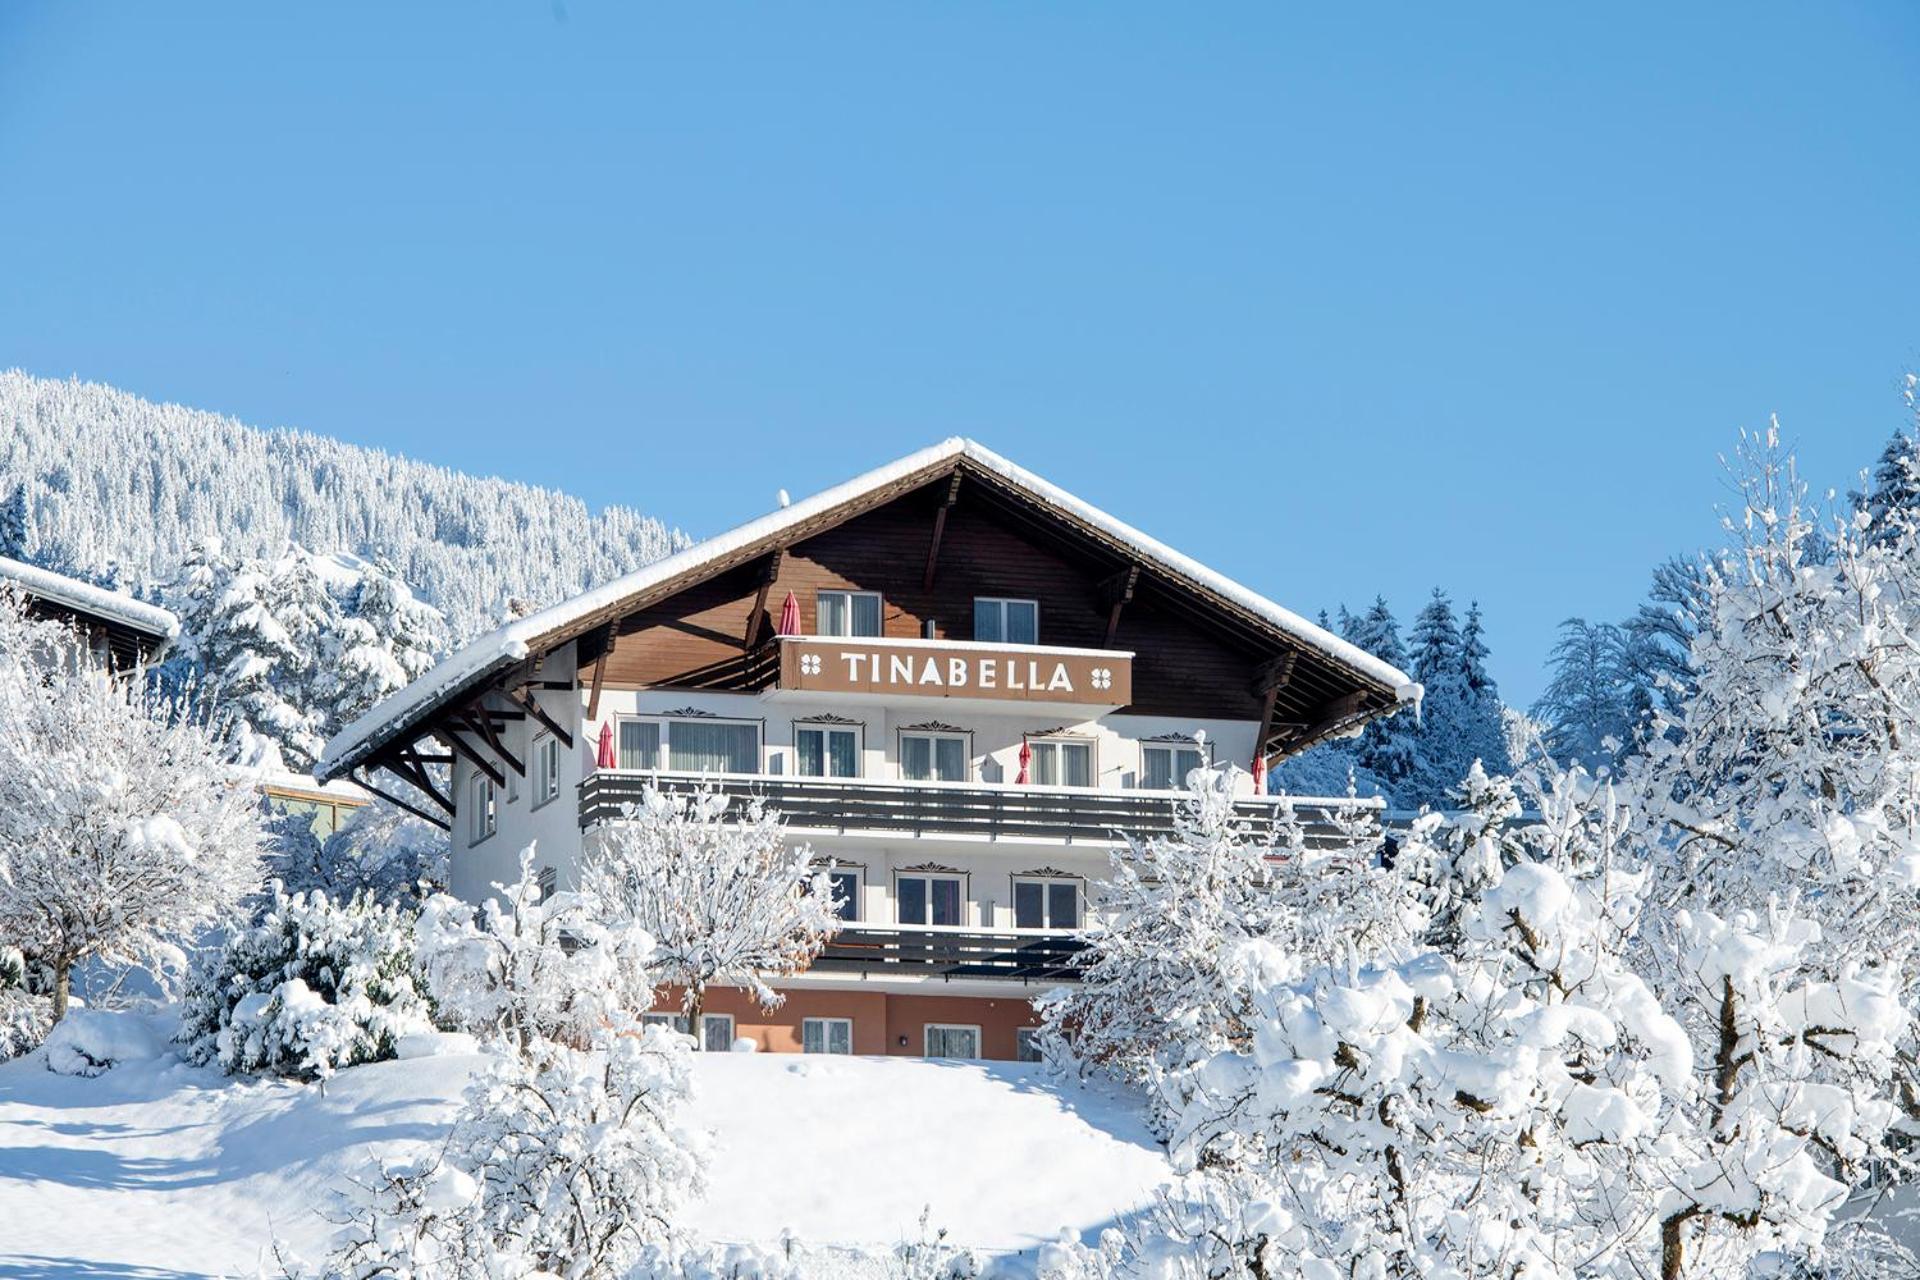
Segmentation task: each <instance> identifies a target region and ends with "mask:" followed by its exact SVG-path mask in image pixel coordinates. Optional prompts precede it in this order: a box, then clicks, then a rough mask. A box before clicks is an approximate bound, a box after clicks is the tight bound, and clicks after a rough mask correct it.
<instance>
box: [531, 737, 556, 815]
mask: <svg viewBox="0 0 1920 1280" xmlns="http://www.w3.org/2000/svg"><path fill="white" fill-rule="evenodd" d="M559 794H560V739H558V738H556V737H554V736H553V735H552V734H550V733H543V734H541V735H540V737H539V738H538V739H537V740H536V741H535V742H534V744H533V807H534V808H536V809H538V808H539V807H540V806H541V805H543V804H545V803H546V802H547V801H549V800H553V799H555V798H557V797H558V796H559Z"/></svg>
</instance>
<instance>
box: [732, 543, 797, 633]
mask: <svg viewBox="0 0 1920 1280" xmlns="http://www.w3.org/2000/svg"><path fill="white" fill-rule="evenodd" d="M786 554H787V551H786V548H785V547H775V548H774V549H773V554H771V555H769V556H768V557H767V564H766V568H765V569H763V570H762V571H761V574H760V591H759V594H758V595H756V596H754V598H753V612H752V613H750V614H748V615H747V638H746V639H745V640H743V641H741V642H740V647H741V648H742V649H745V650H746V651H747V652H748V653H752V652H753V650H754V646H756V645H758V644H759V643H760V630H761V628H762V627H764V626H765V625H766V621H767V596H768V594H769V593H770V592H771V591H772V590H773V583H774V579H776V578H778V577H779V576H780V561H781V560H782V559H783V558H784V557H785V556H786Z"/></svg>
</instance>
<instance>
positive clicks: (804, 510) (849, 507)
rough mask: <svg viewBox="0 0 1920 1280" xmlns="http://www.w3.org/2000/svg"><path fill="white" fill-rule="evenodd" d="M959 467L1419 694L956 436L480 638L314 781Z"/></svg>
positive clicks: (1261, 601) (383, 711)
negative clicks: (581, 641)
mask: <svg viewBox="0 0 1920 1280" xmlns="http://www.w3.org/2000/svg"><path fill="white" fill-rule="evenodd" d="M957 463H968V464H971V465H972V466H973V467H975V468H978V471H979V472H980V473H983V474H985V475H988V476H991V477H993V478H996V479H998V480H999V481H1001V482H1004V483H1005V484H1006V485H1007V486H1008V487H1010V488H1012V489H1014V490H1016V491H1018V492H1019V493H1020V494H1021V495H1022V496H1024V497H1026V498H1027V499H1029V500H1031V501H1033V502H1035V503H1037V504H1038V505H1040V506H1043V507H1045V508H1048V509H1049V510H1051V511H1052V512H1054V513H1055V514H1056V515H1058V516H1061V517H1063V518H1065V519H1068V520H1071V521H1074V522H1076V523H1078V524H1079V525H1081V526H1083V527H1084V528H1085V529H1086V530H1087V531H1088V532H1090V533H1091V534H1093V535H1094V536H1097V537H1099V538H1101V539H1103V540H1105V541H1110V542H1112V543H1114V544H1117V545H1118V546H1120V547H1122V548H1124V549H1125V550H1126V551H1127V553H1128V554H1129V555H1131V556H1134V557H1137V558H1138V559H1139V560H1141V561H1142V562H1144V563H1145V564H1147V565H1148V566H1150V567H1154V568H1157V569H1158V570H1159V571H1160V572H1161V573H1163V574H1165V575H1167V576H1168V577H1170V578H1172V579H1175V580H1178V581H1181V582H1183V583H1185V584H1186V585H1188V586H1190V587H1192V588H1193V589H1195V590H1197V591H1199V592H1202V593H1204V594H1206V595H1207V596H1210V597H1212V598H1213V599H1215V600H1217V601H1219V602H1220V603H1222V604H1224V605H1226V606H1228V607H1231V608H1233V609H1236V610H1238V611H1240V612H1242V613H1244V614H1246V615H1248V616H1250V617H1251V618H1252V619H1254V620H1255V621H1257V622H1259V623H1262V624H1264V625H1265V626H1267V627H1270V628H1272V629H1273V630H1275V631H1278V632H1280V633H1282V634H1284V635H1285V636H1287V637H1288V638H1289V639H1290V640H1292V641H1294V642H1296V643H1298V644H1300V645H1301V646H1303V647H1306V648H1309V649H1312V650H1314V651H1316V652H1318V653H1319V654H1321V655H1322V656H1324V657H1325V658H1327V659H1328V660H1330V661H1331V662H1333V663H1335V664H1337V665H1338V666H1340V667H1344V668H1346V669H1347V670H1349V671H1351V672H1353V673H1354V674H1355V675H1356V676H1358V677H1359V678H1360V679H1362V680H1363V681H1365V682H1366V683H1368V684H1371V685H1375V686H1379V687H1381V688H1383V689H1385V690H1387V691H1388V692H1390V693H1391V694H1392V696H1393V697H1394V698H1395V699H1396V700H1397V701H1399V702H1403V703H1404V702H1413V701H1416V700H1417V699H1418V698H1419V696H1420V688H1419V686H1418V685H1416V684H1413V683H1412V682H1411V681H1410V680H1409V679H1408V678H1407V676H1406V674H1405V673H1403V672H1401V671H1400V670H1399V669H1397V668H1395V667H1393V666H1392V665H1390V664H1388V663H1385V662H1382V661H1381V660H1380V659H1378V658H1376V657H1374V656H1373V655H1372V654H1370V653H1367V652H1366V651H1365V650H1362V649H1360V648H1358V647H1356V646H1355V645H1352V644H1349V643H1348V642H1346V641H1345V640H1342V639H1340V638H1339V637H1338V636H1335V635H1333V634H1332V633H1330V632H1328V631H1326V630H1324V629H1323V628H1321V627H1317V626H1315V625H1314V624H1313V623H1311V622H1308V621H1307V620H1306V619H1305V618H1302V617H1300V616H1299V615H1298V614H1296V613H1293V612H1291V611H1289V610H1287V609H1284V608H1282V607H1281V606H1280V605H1277V604H1275V603H1274V602H1273V601H1271V600H1268V599H1267V598H1266V597H1265V596H1262V595H1260V594H1259V593H1258V592H1255V591H1251V590H1249V589H1248V588H1246V587H1244V586H1241V585H1240V584H1239V583H1237V582H1234V581H1232V580H1230V579H1228V578H1225V577H1223V576H1221V575H1220V574H1218V573H1215V572H1214V571H1213V570H1211V569H1208V568H1207V567H1206V566H1204V565H1202V564H1200V563H1198V562H1197V561H1194V560H1192V559H1189V558H1188V557H1186V556H1184V555H1182V554H1180V553H1179V552H1177V551H1175V550H1173V549H1172V548H1171V547H1169V546H1167V545H1166V544H1165V543H1162V542H1160V541H1158V540H1157V539H1154V538H1150V537H1148V536H1147V535H1146V534H1144V533H1142V532H1140V531H1139V530H1138V529H1135V528H1134V527H1133V526H1131V525H1129V524H1126V523H1125V522H1123V521H1121V520H1118V519H1115V518H1114V517H1113V516H1110V515H1108V514H1107V513H1106V512H1104V511H1101V510H1100V509H1099V508H1097V507H1095V506H1093V505H1091V504H1090V503H1087V502H1083V501H1082V500H1081V499H1079V498H1076V497H1074V496H1073V495H1072V494H1070V493H1067V492H1066V491H1065V490H1063V489H1060V488H1057V487H1056V486H1054V485H1052V484H1049V483H1048V482H1047V481H1045V480H1043V479H1041V478H1040V477H1039V476H1037V475H1035V474H1033V473H1032V472H1031V471H1028V470H1026V469H1025V468H1024V467H1021V466H1018V465H1016V464H1015V463H1013V462H1010V461H1008V460H1007V459H1006V458H1003V457H1001V456H1000V455H999V454H997V453H995V452H993V451H992V450H991V449H988V448H986V447H985V446H984V445H981V444H978V443H976V442H974V441H972V440H968V439H964V438H962V437H958V436H955V437H953V438H951V439H948V440H943V441H941V442H940V443H939V444H936V445H933V446H931V447H930V448H926V449H922V450H920V451H919V452H917V453H911V454H908V455H907V456H906V457H904V458H901V459H899V460H898V461H895V462H890V463H888V464H887V465H886V466H884V467H879V468H876V469H875V470H873V471H869V472H867V473H866V474H865V475H862V476H858V477H856V478H855V479H852V480H849V481H847V482H846V483H844V484H840V485H836V486H834V487H833V488H831V489H826V490H823V491H821V492H820V493H817V494H814V495H813V496H811V497H809V498H804V499H802V500H801V501H799V502H796V503H793V504H792V505H791V506H788V507H783V508H781V509H780V510H778V511H773V512H770V513H768V514H767V515H764V516H761V517H759V518H758V519H756V520H749V521H748V522H746V523H745V524H742V525H739V526H737V527H735V528H733V529H730V530H728V531H727V532H725V533H722V534H719V535H718V536H716V537H713V538H709V539H707V540H706V541H704V542H700V543H696V544H695V545H693V546H691V547H689V548H687V549H686V550H684V551H681V552H679V553H677V554H675V555H671V556H667V557H666V558H665V559H662V560H656V561H655V562H654V563H652V564H650V565H647V566H646V567H644V568H641V569H637V570H635V571H634V572H632V573H629V574H626V575H624V576H622V577H619V578H616V579H614V580H613V581H611V582H608V583H606V584H604V585H603V586H600V587H596V588H594V589H593V590H590V591H585V592H582V593H581V594H580V595H577V596H574V597H573V598H572V599H570V600H564V601H562V602H560V603H559V604H556V605H552V606H550V607H548V608H546V609H542V610H540V611H539V612H537V613H532V614H529V615H528V616H526V617H524V618H519V619H516V620H514V621H512V622H509V623H507V624H506V625H505V626H502V627H500V628H498V629H496V630H494V631H491V632H489V633H488V634H486V635H484V636H481V637H480V638H479V639H477V640H475V641H473V642H472V643H471V644H469V645H467V646H466V647H465V648H463V649H461V650H459V651H458V652H456V653H454V654H453V655H452V656H450V657H448V658H447V659H446V660H445V661H444V662H442V663H440V664H439V665H438V666H436V667H435V668H433V670H431V671H429V672H427V674H426V675H424V676H422V677H420V678H419V679H418V680H416V681H414V682H413V683H412V684H410V685H408V686H407V687H406V688H404V689H402V690H400V691H399V692H398V693H396V694H394V695H393V696H392V697H390V698H388V699H386V700H385V701H383V702H381V703H380V704H378V705H377V706H375V707H374V708H372V709H371V710H370V711H368V712H367V713H366V714H365V715H363V716H361V717H360V718H359V719H357V720H355V721H354V722H353V723H352V724H350V725H348V726H347V727H346V728H345V729H343V730H341V731H340V733H338V734H336V735H335V736H334V738H333V740H332V741H331V742H329V743H327V746H326V750H325V751H324V752H323V753H322V754H321V757H320V762H319V765H318V767H317V768H316V769H315V770H314V773H315V776H317V777H321V778H330V777H338V776H340V775H341V774H343V773H345V772H346V771H348V770H349V769H352V768H353V767H355V766H356V765H358V764H359V763H360V762H362V761H363V760H365V759H367V758H368V757H369V756H370V755H372V754H373V753H374V752H376V751H378V750H379V749H380V748H381V747H383V746H385V745H387V744H388V743H390V742H392V741H394V740H395V739H396V738H399V737H400V736H402V735H403V734H406V733H407V732H408V731H409V730H412V729H415V728H416V727H418V726H421V725H422V724H423V723H424V722H425V721H426V720H427V719H428V718H429V717H430V716H431V715H432V714H433V713H434V712H435V711H436V710H437V709H438V708H440V707H441V706H444V705H445V704H446V703H448V702H451V701H453V700H454V699H455V698H457V697H458V696H459V695H460V694H462V693H463V692H465V691H467V690H469V689H472V688H474V687H475V686H478V685H480V684H482V683H483V682H484V681H486V680H488V679H491V678H492V677H493V676H495V675H498V674H500V673H502V672H504V671H505V670H507V669H508V668H510V667H512V666H513V665H514V664H515V663H518V662H521V661H523V660H525V659H526V657H527V656H528V655H529V654H530V653H534V652H539V651H544V650H546V649H550V648H553V647H557V646H558V645H559V644H564V643H566V642H567V641H568V640H571V639H573V638H576V637H577V636H579V635H582V634H585V633H586V632H588V631H590V630H592V629H593V628H594V627H596V626H599V625H601V624H602V623H604V622H606V621H608V620H609V619H611V618H612V617H616V616H619V615H620V614H621V613H623V612H625V611H627V610H629V609H630V608H631V607H633V606H634V605H635V603H636V602H637V601H639V600H640V599H641V598H642V597H653V598H659V597H661V596H664V595H667V594H671V592H672V591H674V590H679V589H681V588H683V587H684V586H687V585H691V583H693V582H696V581H700V580H703V579H705V578H708V577H711V576H712V575H713V574H715V573H718V572H720V571H721V570H723V569H727V568H730V567H733V566H734V565H736V564H739V563H742V562H744V561H747V560H750V559H752V558H753V557H754V556H756V555H760V554H763V553H764V551H765V549H766V547H767V546H768V545H769V544H773V545H782V544H784V543H786V542H788V541H798V540H800V539H802V538H806V537H810V536H812V535H813V534H814V533H817V532H820V531H822V530H823V529H825V528H831V527H832V526H833V525H835V524H838V523H840V521H841V520H844V519H847V518H850V517H851V516H852V515H853V514H857V513H858V512H859V511H861V510H866V509H868V508H869V507H870V506H872V505H875V504H876V500H878V501H885V500H890V499H891V498H893V497H895V496H898V495H899V494H901V493H905V492H908V491H910V490H911V489H914V488H917V487H918V486H919V485H921V484H924V483H927V482H928V481H929V480H931V479H933V478H935V477H937V476H939V475H941V474H944V473H946V472H949V471H951V470H953V467H954V465H956V464H957Z"/></svg>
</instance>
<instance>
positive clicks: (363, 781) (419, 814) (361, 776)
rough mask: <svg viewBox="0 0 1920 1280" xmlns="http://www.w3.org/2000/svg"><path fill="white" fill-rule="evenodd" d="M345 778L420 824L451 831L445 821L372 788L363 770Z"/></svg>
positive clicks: (449, 825)
mask: <svg viewBox="0 0 1920 1280" xmlns="http://www.w3.org/2000/svg"><path fill="white" fill-rule="evenodd" d="M347 776H348V777H349V778H352V779H353V780H354V781H355V782H356V783H358V784H359V785H360V786H362V787H364V788H365V789H366V790H368V791H371V792H372V793H373V794H374V795H376V796H379V797H380V798H381V799H382V800H385V801H386V802H387V803H388V804H390V805H394V806H396V807H398V808H401V809H405V810H406V811H407V812H408V813H410V814H412V815H413V816H414V817H416V818H418V819H420V820H421V821H422V822H431V823H432V824H433V825H434V826H436V827H438V828H440V829H441V830H442V831H452V830H453V824H452V823H450V822H448V821H447V820H446V819H444V818H437V817H435V816H434V815H433V814H431V813H428V812H427V811H426V810H425V809H422V808H420V807H419V806H417V805H413V804H409V803H408V802H407V801H405V800H402V799H401V798H400V797H399V796H396V795H394V794H393V793H392V792H390V791H383V790H381V789H380V788H379V787H376V786H374V785H373V783H372V782H370V781H368V779H367V775H366V771H365V770H364V769H353V770H350V771H349V772H348V774H347Z"/></svg>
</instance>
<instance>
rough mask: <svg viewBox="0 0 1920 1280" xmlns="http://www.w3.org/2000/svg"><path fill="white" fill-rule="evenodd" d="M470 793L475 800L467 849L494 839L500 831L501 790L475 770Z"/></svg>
mask: <svg viewBox="0 0 1920 1280" xmlns="http://www.w3.org/2000/svg"><path fill="white" fill-rule="evenodd" d="M468 792H469V794H470V795H471V797H472V799H473V812H472V813H471V814H469V815H468V817H467V847H468V848H469V849H471V848H473V847H474V846H475V845H479V844H485V843H486V842H487V841H489V840H491V839H493V837H494V834H495V833H496V832H498V831H499V830H500V788H498V787H496V786H495V785H494V784H493V779H492V778H489V777H488V776H487V775H486V773H485V772H483V771H482V770H480V769H475V770H474V771H473V781H472V782H471V783H470V784H469V785H468ZM483 828H484V829H483Z"/></svg>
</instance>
